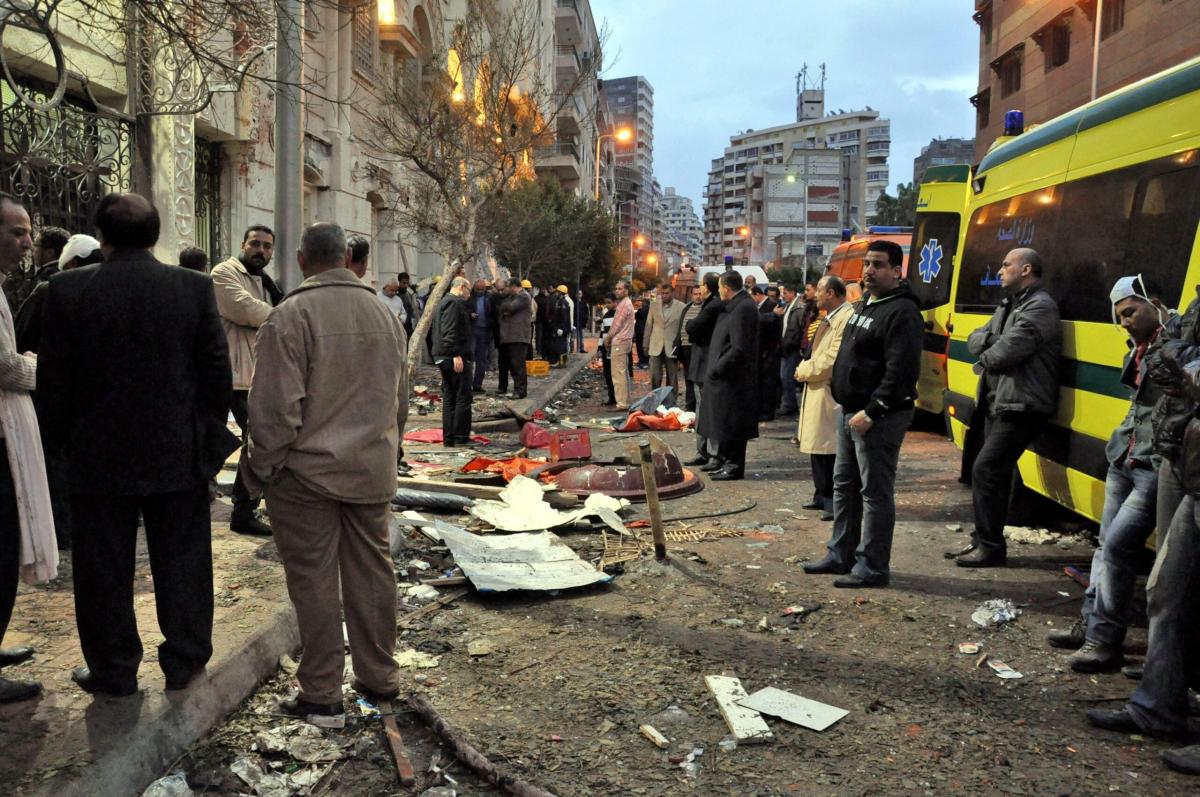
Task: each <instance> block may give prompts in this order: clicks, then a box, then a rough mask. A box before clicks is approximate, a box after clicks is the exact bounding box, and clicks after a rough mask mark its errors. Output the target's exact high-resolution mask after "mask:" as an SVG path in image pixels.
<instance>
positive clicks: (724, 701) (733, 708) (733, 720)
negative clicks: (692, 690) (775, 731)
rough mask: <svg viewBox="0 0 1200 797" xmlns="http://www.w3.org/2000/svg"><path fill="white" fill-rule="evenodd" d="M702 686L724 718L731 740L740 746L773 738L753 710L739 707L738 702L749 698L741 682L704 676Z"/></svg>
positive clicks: (760, 716)
mask: <svg viewBox="0 0 1200 797" xmlns="http://www.w3.org/2000/svg"><path fill="white" fill-rule="evenodd" d="M704 685H705V686H707V687H708V691H709V693H711V694H712V696H713V698H715V699H716V701H717V708H719V709H720V710H721V716H722V717H724V718H725V724H726V725H728V726H729V731H730V733H732V734H733V738H735V739H737V740H738V742H739V743H740V744H756V743H759V742H768V741H771V740H772V739H774V738H775V737H774V736H772V735H771V729H770V728H769V727H768V726H767V723H766V720H764V719H763V718H762V714H759V713H758V712H757V711H755V710H754V709H749V708H746V707H745V706H742V705H739V704H738V701H739V700H742V699H744V698H747V697H749V695H747V694H746V690H745V689H743V688H742V682H741V681H739V680H738V679H737V678H733V677H731V676H725V675H706V676H704Z"/></svg>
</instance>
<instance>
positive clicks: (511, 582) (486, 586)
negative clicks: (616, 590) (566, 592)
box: [442, 530, 612, 592]
mask: <svg viewBox="0 0 1200 797" xmlns="http://www.w3.org/2000/svg"><path fill="white" fill-rule="evenodd" d="M442 541H443V542H445V543H446V545H447V547H449V548H450V553H451V554H452V555H453V556H454V563H455V564H456V565H458V567H459V568H460V569H461V570H462V572H463V575H465V576H466V577H467V578H468V579H470V580H471V583H472V584H473V585H474V586H475V589H477V590H479V591H480V592H507V591H509V590H514V589H528V590H554V589H572V588H574V587H585V586H588V585H589V584H602V583H606V582H608V581H612V576H610V575H607V574H606V573H603V572H601V571H599V570H597V569H596V568H594V567H592V566H591V565H590V564H588V563H587V562H585V561H583V560H582V559H580V558H579V556H578V555H577V554H576V553H575V552H574V551H572V550H571V549H570V548H569V547H568V546H567V545H566V544H565V543H564V542H563V541H562V540H561V539H560V538H559V537H558V536H557V535H556V534H553V533H551V532H549V531H543V532H540V533H538V534H505V535H503V536H500V535H488V536H483V537H481V536H479V535H476V534H472V533H471V532H469V531H465V530H446V531H443V532H442Z"/></svg>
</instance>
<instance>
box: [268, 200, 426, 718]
mask: <svg viewBox="0 0 1200 797" xmlns="http://www.w3.org/2000/svg"><path fill="white" fill-rule="evenodd" d="M297 255H298V258H299V261H300V270H301V272H302V273H303V274H304V277H305V279H304V282H302V283H300V285H299V286H298V287H297V288H296V289H295V290H294V291H292V292H291V293H290V294H289V295H288V299H287V301H286V302H283V303H282V304H280V305H279V306H278V307H276V308H275V310H273V311H272V312H271V315H270V317H269V318H268V319H267V320H266V323H264V324H263V325H262V327H261V329H260V330H259V333H258V363H257V367H256V368H255V372H254V381H253V384H252V387H251V389H250V406H249V411H250V429H251V430H252V431H251V433H250V442H249V445H248V456H247V458H246V463H245V467H246V469H247V470H248V473H246V474H245V476H246V479H247V486H248V487H249V488H250V489H251V490H255V489H256V488H258V487H259V486H260V485H262V489H263V491H264V492H265V494H266V499H267V509H268V510H269V511H270V513H271V526H272V528H273V530H274V537H275V544H276V546H277V548H278V549H279V557H280V559H282V560H283V568H284V573H285V574H286V576H287V585H288V594H289V595H290V596H291V598H292V603H293V604H295V606H296V617H297V620H298V623H299V626H300V641H301V643H302V644H303V645H304V657H303V659H302V660H301V662H300V668H299V671H298V672H297V673H296V676H297V678H298V679H299V681H300V692H299V694H298V695H297V696H296V697H294V698H292V699H290V700H285V701H284V702H283V703H282V704H281V705H280V708H281V710H282V711H284V712H285V713H287V714H290V715H294V716H300V717H312V716H314V715H316V716H317V717H319V718H320V719H319V720H318V721H321V720H325V719H328V718H335V719H334V722H335V723H336V718H337V717H339V716H342V715H343V714H344V710H343V707H342V669H343V665H344V659H343V652H342V613H343V603H344V609H345V617H346V630H347V632H348V634H349V638H350V656H351V660H352V662H353V664H354V675H355V679H354V688H355V689H357V690H358V691H359V692H360V693H361V694H363V695H365V696H367V697H368V698H370V699H372V700H375V701H378V700H382V699H390V698H392V697H394V696H395V695H396V694H397V691H398V688H399V672H398V668H397V666H396V662H395V661H394V660H393V658H392V655H393V652H394V650H393V649H394V647H395V642H396V582H395V578H394V576H393V574H392V559H391V556H390V554H389V553H388V518H389V509H388V500H389V499H390V498H391V497H392V496H393V495H395V492H396V450H397V446H398V445H399V442H400V440H399V438H400V430H401V429H402V428H403V427H404V421H405V418H406V416H407V414H408V383H407V364H406V359H407V358H406V355H405V351H406V347H407V343H408V341H407V338H406V336H405V334H404V327H402V326H401V325H400V320H399V319H398V318H397V317H396V316H395V315H394V314H392V313H391V312H390V311H389V310H388V309H387V308H386V307H385V306H384V305H383V304H382V303H381V302H380V301H379V300H378V299H377V298H376V297H375V292H374V291H373V290H372V289H371V288H370V287H369V286H367V285H365V284H364V283H363V282H362V281H360V280H359V279H358V278H357V277H356V276H354V274H353V273H352V272H351V271H350V270H349V269H348V266H349V262H350V261H349V252H348V249H347V246H346V234H345V232H344V231H343V230H342V228H341V227H339V226H338V225H336V224H330V223H319V224H314V225H312V226H311V227H309V228H308V229H307V230H305V231H304V235H303V237H302V238H301V240H300V251H299V252H298V253H297ZM339 585H340V592H341V595H340V597H339Z"/></svg>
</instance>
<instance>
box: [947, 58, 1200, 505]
mask: <svg viewBox="0 0 1200 797" xmlns="http://www.w3.org/2000/svg"><path fill="white" fill-rule="evenodd" d="M972 177H973V179H972V197H971V201H970V207H969V217H968V222H967V225H966V231H965V235H964V236H963V240H962V241H961V244H960V251H959V257H958V264H959V265H958V269H957V274H956V277H955V279H954V285H953V286H952V288H951V300H950V303H951V305H952V308H951V311H950V312H949V313H948V314H947V323H946V329H947V331H948V332H949V335H950V345H949V356H948V363H947V370H948V382H949V386H948V388H947V389H946V392H945V399H944V402H945V406H946V414H947V416H948V424H949V427H950V431H951V434H952V436H953V438H954V441H955V442H956V443H957V444H958V445H959V446H960V447H963V445H964V443H965V442H966V443H967V445H968V447H969V442H968V441H967V433H968V429H969V428H970V427H971V426H972V425H973V424H974V425H980V426H981V424H980V423H979V422H980V421H981V420H982V419H977V418H975V417H973V410H974V406H975V395H976V388H977V385H978V377H977V376H976V375H975V373H974V372H973V371H972V365H973V361H974V358H973V357H971V355H970V354H969V353H968V351H967V336H968V335H969V334H970V333H971V331H972V330H974V329H976V328H977V327H979V326H980V325H982V324H983V323H985V322H986V321H987V320H988V318H989V317H990V316H991V315H992V313H993V311H994V310H995V308H996V306H997V304H998V303H999V301H1000V299H1001V298H1002V292H1001V288H1000V281H999V278H998V276H997V270H998V268H999V266H1000V264H1001V261H1002V260H1003V258H1004V255H1005V254H1006V253H1007V252H1008V251H1009V250H1011V249H1014V248H1017V247H1022V246H1029V247H1033V248H1034V249H1036V250H1037V251H1038V252H1039V253H1041V255H1042V257H1043V259H1044V262H1045V264H1046V268H1045V274H1044V277H1043V286H1044V287H1045V288H1046V290H1047V291H1049V292H1050V294H1051V295H1052V296H1053V297H1054V299H1055V300H1056V301H1057V302H1058V306H1059V308H1060V311H1061V313H1062V318H1063V368H1062V376H1061V385H1060V390H1059V405H1058V412H1057V415H1056V416H1055V417H1054V418H1053V419H1052V422H1051V424H1049V425H1048V426H1047V428H1046V430H1045V431H1044V432H1043V433H1042V434H1041V435H1039V437H1038V438H1037V439H1036V440H1034V442H1033V443H1032V444H1031V445H1030V447H1029V450H1027V451H1026V452H1025V454H1024V455H1023V456H1022V457H1021V461H1020V475H1021V479H1022V480H1023V482H1024V483H1025V485H1026V486H1027V487H1029V488H1031V489H1033V490H1035V491H1037V492H1039V493H1041V494H1043V495H1045V496H1047V497H1049V498H1051V499H1052V500H1054V501H1056V502H1058V503H1060V504H1062V505H1064V506H1066V507H1068V508H1070V509H1072V510H1074V511H1076V512H1078V513H1080V514H1081V515H1084V516H1086V517H1089V518H1091V519H1093V520H1098V519H1099V517H1100V513H1101V510H1102V508H1103V505H1104V478H1105V473H1106V470H1107V461H1106V459H1105V455H1104V444H1105V442H1106V441H1107V440H1108V437H1109V435H1110V434H1111V433H1112V431H1113V429H1114V428H1115V427H1116V426H1117V424H1118V423H1119V422H1120V421H1121V419H1122V418H1123V417H1124V415H1125V412H1126V410H1127V409H1128V406H1129V393H1128V390H1127V389H1126V388H1125V387H1123V386H1122V385H1121V384H1120V370H1121V362H1122V358H1123V356H1124V355H1125V352H1126V351H1127V348H1126V339H1127V336H1126V335H1125V333H1123V332H1122V331H1121V330H1120V329H1118V328H1117V327H1116V326H1115V325H1114V324H1113V319H1112V312H1111V306H1110V304H1109V300H1108V293H1109V290H1110V289H1111V288H1112V285H1113V283H1114V282H1116V280H1117V279H1118V278H1119V277H1122V276H1127V275H1133V274H1139V273H1140V274H1143V275H1145V278H1146V279H1147V280H1148V281H1150V282H1152V283H1157V284H1158V285H1160V286H1162V289H1163V291H1164V292H1165V295H1166V297H1167V299H1168V301H1169V303H1170V305H1171V306H1172V307H1175V308H1182V307H1184V306H1186V305H1187V304H1188V303H1189V302H1190V301H1191V300H1192V299H1194V298H1195V297H1196V287H1197V285H1198V284H1200V238H1198V235H1197V233H1198V223H1200V58H1195V59H1192V60H1189V61H1187V62H1185V63H1183V64H1180V65H1179V66H1177V67H1174V68H1172V69H1169V70H1167V71H1165V72H1162V73H1159V74H1158V75H1155V76H1153V77H1150V78H1147V79H1145V80H1142V81H1140V82H1138V83H1135V84H1133V85H1130V86H1127V87H1125V88H1123V89H1120V90H1118V91H1115V92H1113V93H1112V94H1109V95H1106V96H1104V97H1101V98H1099V99H1097V100H1094V101H1092V102H1090V103H1088V104H1087V105H1084V106H1082V107H1080V108H1077V109H1075V110H1073V111H1071V112H1069V113H1066V114H1064V115H1062V116H1060V117H1058V118H1056V119H1053V120H1051V121H1049V122H1047V123H1045V124H1042V125H1039V126H1038V127H1036V128H1033V129H1031V130H1030V131H1029V132H1026V133H1023V134H1021V135H1017V136H1015V137H1012V138H1009V139H1007V140H1003V141H1002V142H1001V143H999V144H998V145H996V146H994V147H993V148H992V150H991V151H990V152H988V154H987V155H986V156H985V157H984V158H983V160H982V161H980V163H979V165H978V167H977V168H976V169H975V173H974V175H973V176H972Z"/></svg>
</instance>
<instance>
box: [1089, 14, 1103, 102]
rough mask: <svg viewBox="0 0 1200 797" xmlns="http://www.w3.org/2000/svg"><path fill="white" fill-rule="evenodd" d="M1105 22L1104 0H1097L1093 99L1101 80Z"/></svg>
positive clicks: (1093, 51) (1093, 53) (1093, 45)
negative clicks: (1103, 27) (1101, 38)
mask: <svg viewBox="0 0 1200 797" xmlns="http://www.w3.org/2000/svg"><path fill="white" fill-rule="evenodd" d="M1103 24H1104V0H1096V31H1095V36H1094V38H1093V40H1092V99H1093V100H1094V99H1096V89H1097V87H1098V85H1099V82H1100V26H1101V25H1103Z"/></svg>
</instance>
